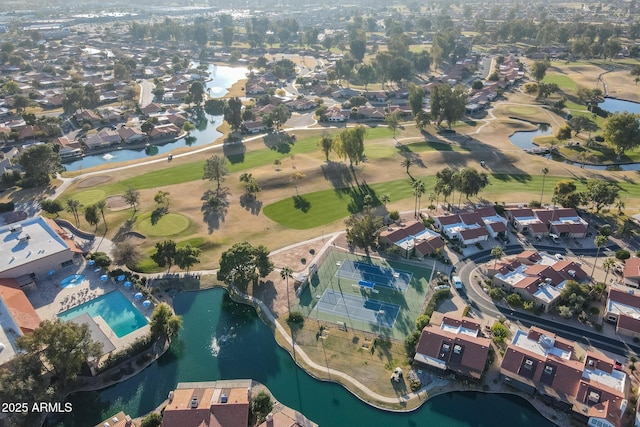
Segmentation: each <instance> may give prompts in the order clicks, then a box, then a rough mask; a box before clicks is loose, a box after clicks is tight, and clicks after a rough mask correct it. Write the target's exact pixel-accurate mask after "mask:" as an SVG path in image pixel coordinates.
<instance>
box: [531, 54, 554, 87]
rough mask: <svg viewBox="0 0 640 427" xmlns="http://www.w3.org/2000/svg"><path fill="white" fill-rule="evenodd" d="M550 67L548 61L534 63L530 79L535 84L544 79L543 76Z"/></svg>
mask: <svg viewBox="0 0 640 427" xmlns="http://www.w3.org/2000/svg"><path fill="white" fill-rule="evenodd" d="M549 66H551V63H550V62H549V61H548V60H546V59H545V60H541V61H535V62H534V63H533V65H531V77H533V79H534V80H535V81H537V82H539V81H540V80H542V79H544V76H545V74H547V70H548V69H549Z"/></svg>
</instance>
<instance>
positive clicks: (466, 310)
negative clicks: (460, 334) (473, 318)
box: [462, 305, 471, 317]
mask: <svg viewBox="0 0 640 427" xmlns="http://www.w3.org/2000/svg"><path fill="white" fill-rule="evenodd" d="M469 311H471V306H470V305H465V306H464V309H463V310H462V317H466V316H467V315H468V314H469Z"/></svg>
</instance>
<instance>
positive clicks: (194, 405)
mask: <svg viewBox="0 0 640 427" xmlns="http://www.w3.org/2000/svg"><path fill="white" fill-rule="evenodd" d="M197 407H198V398H197V397H192V398H191V408H197Z"/></svg>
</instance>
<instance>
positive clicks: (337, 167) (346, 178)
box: [321, 161, 353, 195]
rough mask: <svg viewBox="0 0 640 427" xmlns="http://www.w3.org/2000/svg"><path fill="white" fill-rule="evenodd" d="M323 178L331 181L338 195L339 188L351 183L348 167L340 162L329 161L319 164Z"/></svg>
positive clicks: (351, 177) (351, 178)
mask: <svg viewBox="0 0 640 427" xmlns="http://www.w3.org/2000/svg"><path fill="white" fill-rule="evenodd" d="M321 169H322V174H323V175H324V179H326V180H327V181H329V182H330V183H331V186H332V187H333V188H334V189H336V193H337V194H338V195H340V194H341V192H340V189H342V188H345V187H349V186H351V185H352V184H353V176H352V175H351V171H350V170H349V167H348V166H347V165H345V164H344V163H341V162H332V161H329V162H327V163H325V164H323V165H322V166H321Z"/></svg>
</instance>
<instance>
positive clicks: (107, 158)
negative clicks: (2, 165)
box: [64, 65, 247, 171]
mask: <svg viewBox="0 0 640 427" xmlns="http://www.w3.org/2000/svg"><path fill="white" fill-rule="evenodd" d="M208 72H209V78H210V80H209V81H207V82H206V83H205V89H206V91H207V93H208V94H209V95H210V96H212V97H214V98H220V97H223V96H224V95H226V93H227V88H229V87H231V86H232V85H233V84H234V83H236V82H237V81H239V80H241V79H244V78H245V77H246V73H247V69H246V68H238V67H227V66H218V65H209V68H208ZM204 116H205V117H204V120H202V121H201V122H200V125H199V126H198V128H197V129H195V130H193V131H192V132H191V135H190V137H191V138H188V139H187V138H181V139H179V140H177V141H174V142H169V143H167V144H163V145H154V146H152V147H150V148H149V149H145V148H144V147H139V148H137V149H122V150H113V151H111V152H109V153H100V154H94V155H88V156H85V157H83V158H81V159H78V160H76V161H74V162H71V163H66V164H65V165H64V166H65V168H66V169H67V170H68V171H75V170H81V169H87V168H90V167H93V166H98V165H102V164H105V163H117V162H124V161H127V160H137V159H142V158H144V157H149V156H155V155H158V154H166V153H168V152H170V151H172V150H175V149H177V148H182V147H197V146H202V145H206V144H210V143H212V142H213V141H215V140H216V139H218V138H219V137H220V136H222V133H220V132H218V130H217V129H218V127H219V126H220V125H221V124H222V121H223V119H222V116H209V115H207V114H205V115H204Z"/></svg>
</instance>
